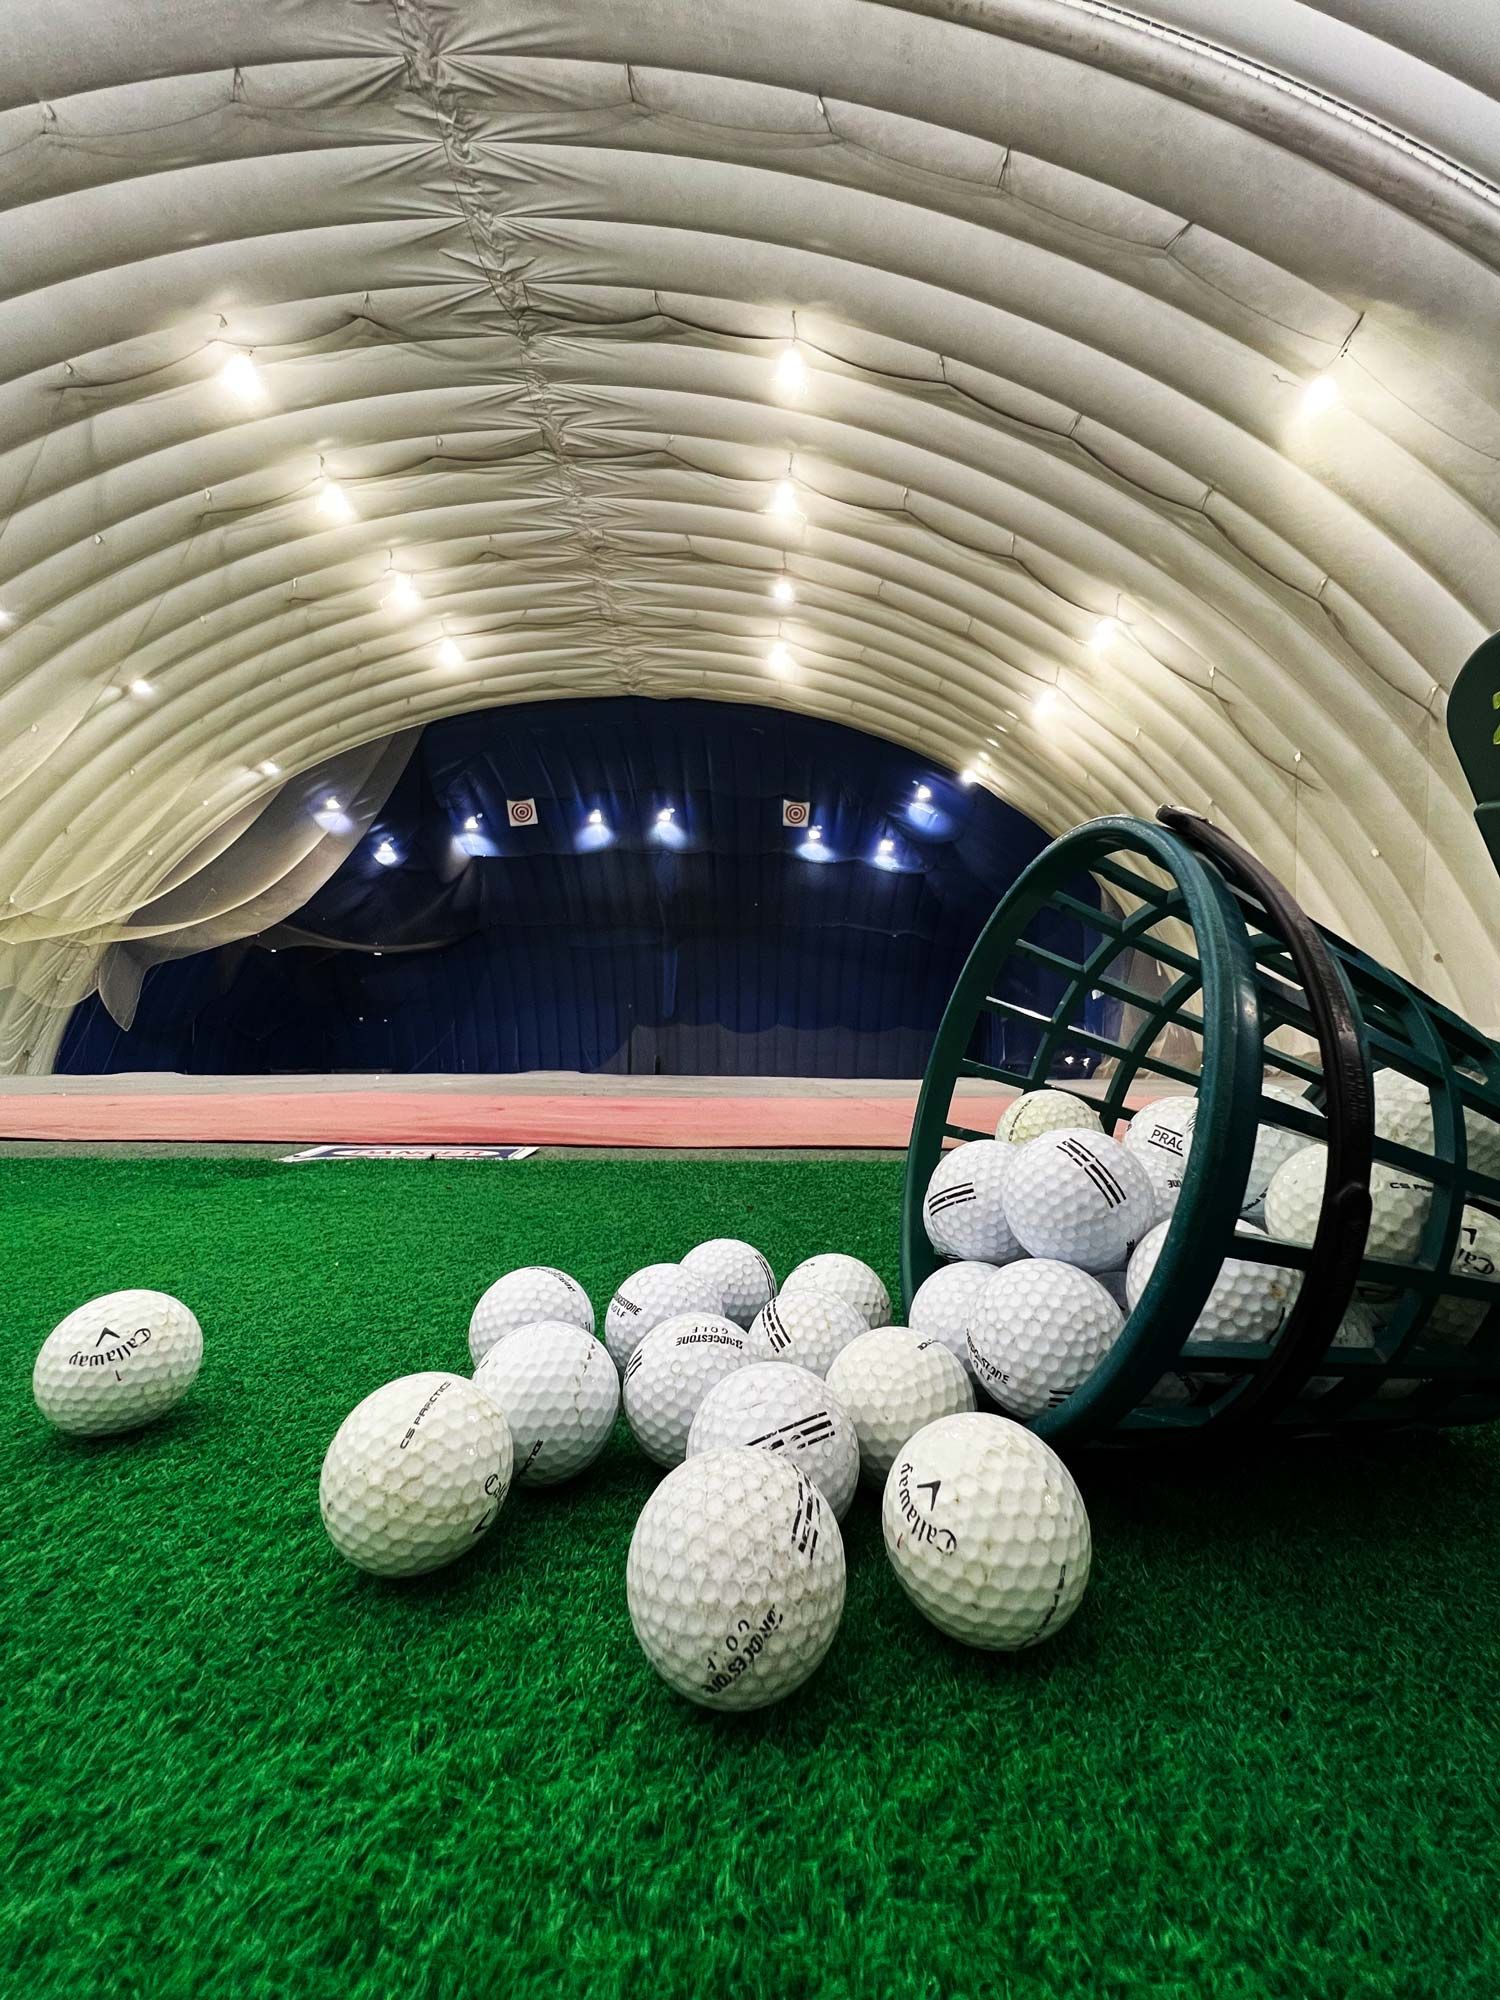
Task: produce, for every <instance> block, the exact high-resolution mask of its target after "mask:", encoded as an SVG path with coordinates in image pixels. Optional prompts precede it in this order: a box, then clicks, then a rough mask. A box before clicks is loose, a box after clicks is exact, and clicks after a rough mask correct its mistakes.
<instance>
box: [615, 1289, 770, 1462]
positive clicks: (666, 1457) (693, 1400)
mask: <svg viewBox="0 0 1500 2000" xmlns="http://www.w3.org/2000/svg"><path fill="white" fill-rule="evenodd" d="M748 1339H749V1336H748V1335H747V1334H746V1332H745V1329H744V1328H743V1327H740V1326H736V1325H735V1323H734V1321H733V1320H732V1319H725V1318H724V1317H723V1316H722V1315H721V1314H718V1313H705V1314H695V1313H681V1314H679V1315H678V1317H677V1318H675V1319H668V1320H663V1321H662V1323H661V1325H660V1326H654V1327H652V1329H651V1331H650V1332H649V1333H648V1334H647V1335H646V1337H645V1339H644V1340H642V1341H641V1343H640V1345H639V1346H638V1347H637V1348H636V1350H635V1352H634V1353H633V1354H632V1355H631V1357H630V1359H629V1360H628V1361H627V1362H626V1364H625V1384H624V1387H625V1394H624V1402H625V1421H626V1422H627V1423H628V1424H629V1425H630V1430H631V1435H632V1436H633V1437H634V1438H635V1441H636V1443H637V1444H638V1445H639V1446H640V1448H641V1450H642V1451H643V1452H644V1453H645V1454H646V1456H647V1458H649V1459H651V1460H653V1461H654V1462H655V1463H656V1464H657V1465H680V1464H681V1463H682V1461H683V1459H684V1458H686V1456H687V1442H688V1432H689V1431H690V1430H691V1429H692V1427H693V1419H694V1417H695V1416H697V1414H698V1406H699V1405H700V1404H701V1403H702V1401H703V1398H704V1397H705V1396H706V1395H707V1394H708V1392H709V1390H710V1389H712V1388H713V1387H714V1385H715V1384H716V1383H718V1382H722V1381H723V1379H724V1377H725V1376H726V1375H732V1374H733V1373H734V1372H735V1370H736V1369H737V1368H743V1367H744V1366H745V1364H746V1362H747V1361H748V1360H749V1358H750V1355H749V1348H748V1344H747V1343H748Z"/></svg>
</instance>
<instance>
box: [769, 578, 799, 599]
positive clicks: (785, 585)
mask: <svg viewBox="0 0 1500 2000" xmlns="http://www.w3.org/2000/svg"><path fill="white" fill-rule="evenodd" d="M771 595H772V597H774V598H775V600H776V602H777V603H778V604H795V603H796V602H797V592H796V590H795V589H794V587H793V584H792V579H791V578H790V577H789V576H787V575H785V574H784V573H783V574H782V575H781V576H778V577H777V579H776V581H775V582H774V583H773V584H772V585H771Z"/></svg>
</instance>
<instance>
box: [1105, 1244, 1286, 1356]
mask: <svg viewBox="0 0 1500 2000" xmlns="http://www.w3.org/2000/svg"><path fill="white" fill-rule="evenodd" d="M1171 1226H1172V1225H1171V1224H1170V1223H1169V1222H1159V1223H1158V1224H1157V1225H1156V1227H1155V1228H1154V1229H1152V1230H1148V1231H1147V1233H1146V1235H1145V1236H1143V1237H1142V1238H1141V1240H1140V1242H1139V1244H1138V1245H1137V1246H1136V1251H1135V1255H1134V1256H1133V1257H1132V1258H1131V1260H1130V1264H1129V1268H1128V1269H1127V1270H1126V1273H1125V1296H1126V1298H1127V1300H1128V1301H1129V1303H1130V1310H1131V1311H1132V1312H1134V1311H1135V1308H1136V1307H1137V1306H1138V1305H1139V1304H1140V1302H1141V1294H1142V1293H1143V1292H1144V1291H1145V1289H1146V1285H1147V1283H1148V1281H1149V1280H1150V1277H1151V1273H1152V1272H1153V1271H1154V1270H1155V1269H1156V1263H1157V1259H1158V1258H1159V1257H1160V1256H1161V1252H1162V1245H1163V1244H1164V1243H1165V1242H1166V1240H1167V1232H1168V1230H1169V1229H1170V1228H1171ZM1238 1234H1239V1235H1240V1236H1241V1237H1257V1236H1262V1235H1264V1231H1262V1230H1259V1229H1256V1228H1254V1227H1253V1226H1252V1225H1251V1224H1250V1223H1248V1222H1242V1223H1241V1224H1240V1226H1239V1231H1238ZM1301 1287H1302V1274H1301V1272H1300V1271H1291V1270H1288V1269H1287V1268H1286V1267H1285V1266H1284V1265H1280V1264H1259V1263H1256V1262H1255V1261H1254V1260H1253V1259H1251V1258H1248V1257H1226V1258H1225V1259H1224V1261H1223V1262H1222V1264H1221V1265H1220V1266H1219V1274H1218V1276H1217V1277H1216V1278H1215V1279H1214V1282H1213V1289H1212V1290H1211V1291H1210V1292H1209V1295H1208V1297H1207V1299H1205V1300H1204V1303H1203V1310H1202V1311H1201V1312H1200V1313H1199V1315H1198V1317H1197V1319H1196V1320H1195V1321H1194V1322H1193V1330H1192V1332H1191V1333H1190V1334H1189V1335H1188V1338H1187V1346H1188V1347H1202V1346H1204V1345H1205V1344H1206V1343H1207V1342H1210V1341H1216V1340H1252V1341H1254V1340H1263V1341H1270V1340H1275V1339H1276V1337H1277V1335H1278V1334H1279V1333H1280V1332H1281V1329H1282V1327H1283V1326H1285V1324H1286V1320H1287V1315H1288V1313H1290V1311H1291V1309H1292V1306H1293V1304H1294V1303H1295V1301H1296V1297H1297V1293H1298V1292H1299V1291H1300V1290H1301Z"/></svg>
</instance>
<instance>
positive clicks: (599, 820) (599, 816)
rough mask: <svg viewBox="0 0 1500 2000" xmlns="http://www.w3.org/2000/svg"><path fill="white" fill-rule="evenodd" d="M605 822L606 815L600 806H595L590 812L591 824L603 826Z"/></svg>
mask: <svg viewBox="0 0 1500 2000" xmlns="http://www.w3.org/2000/svg"><path fill="white" fill-rule="evenodd" d="M603 824H604V815H603V813H602V812H600V810H599V808H598V807H597V806H595V807H594V810H593V811H592V812H591V813H590V814H589V825H590V826H603Z"/></svg>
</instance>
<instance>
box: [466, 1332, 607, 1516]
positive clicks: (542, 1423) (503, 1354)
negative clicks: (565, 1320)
mask: <svg viewBox="0 0 1500 2000" xmlns="http://www.w3.org/2000/svg"><path fill="white" fill-rule="evenodd" d="M474 1385H475V1387H476V1388H478V1389H481V1390H483V1392H484V1394H485V1395H486V1396H488V1397H489V1399H490V1401H491V1402H492V1403H496V1404H498V1405H499V1407H500V1408H501V1409H502V1410H503V1411H504V1412H505V1420H506V1422H507V1423H508V1424H509V1425H510V1437H511V1443H512V1444H513V1445H514V1447H515V1480H516V1483H517V1485H519V1486H557V1485H559V1484H560V1483H561V1482H562V1481H563V1480H564V1479H572V1478H573V1477H574V1476H575V1474H577V1473H580V1472H582V1471H584V1470H585V1469H586V1468H587V1467H588V1466H590V1465H592V1464H593V1462H594V1460H595V1459H596V1458H597V1457H598V1456H599V1454H600V1452H601V1451H603V1449H604V1447H605V1445H606V1444H607V1443H608V1442H609V1434H610V1431H611V1429H612V1428H613V1426H614V1421H615V1418H616V1417H617V1416H618V1415H619V1410H620V1377H619V1375H618V1374H617V1373H616V1370H615V1364H614V1363H613V1362H612V1361H611V1360H610V1358H609V1356H608V1354H607V1353H606V1352H605V1351H604V1347H603V1345H602V1344H601V1343H600V1342H599V1341H597V1340H596V1339H595V1338H594V1336H593V1335H592V1334H591V1333H585V1332H584V1331H583V1328H582V1327H579V1326H565V1325H563V1324H562V1323H561V1322H559V1321H555V1320H554V1321H552V1322H550V1323H544V1324H542V1325H540V1326H523V1327H520V1328H518V1329H517V1331H516V1332H515V1333H512V1334H508V1335H507V1336H506V1338H505V1339H504V1340H502V1341H500V1342H499V1343H498V1344H497V1345H496V1346H494V1347H492V1348H491V1349H490V1351H489V1353H488V1354H487V1355H486V1356H485V1357H484V1359H483V1361H481V1362H480V1364H479V1366H478V1367H477V1368H476V1369H475V1371H474Z"/></svg>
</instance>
